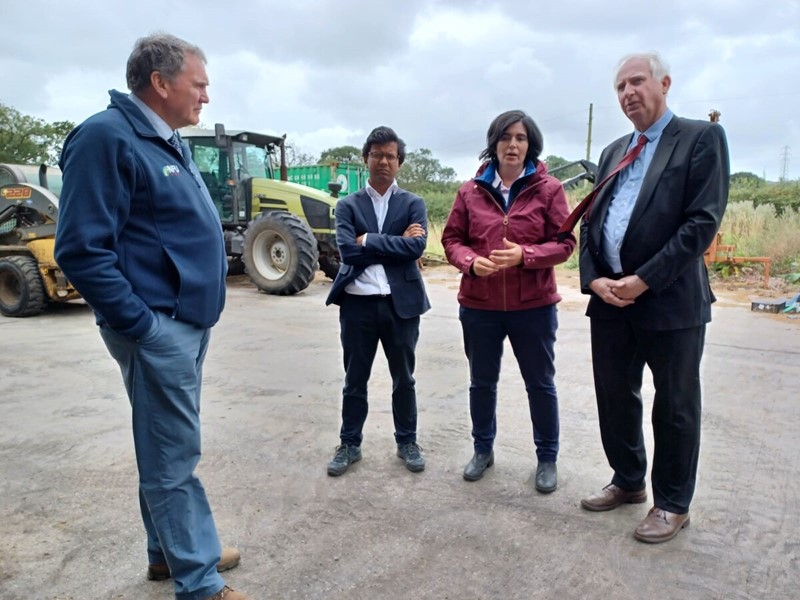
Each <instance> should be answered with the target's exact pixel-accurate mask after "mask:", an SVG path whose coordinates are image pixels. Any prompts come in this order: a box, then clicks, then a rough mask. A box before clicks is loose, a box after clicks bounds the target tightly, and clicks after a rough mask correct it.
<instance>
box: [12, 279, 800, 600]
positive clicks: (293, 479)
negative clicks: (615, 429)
mask: <svg viewBox="0 0 800 600" xmlns="http://www.w3.org/2000/svg"><path fill="white" fill-rule="evenodd" d="M558 277H559V285H560V288H561V290H562V294H563V296H564V300H563V302H562V303H561V304H560V306H559V324H560V328H559V333H558V342H557V345H556V354H557V385H558V393H559V402H560V415H561V450H560V454H559V460H558V469H559V488H558V490H557V491H556V492H555V493H553V494H550V495H542V494H538V493H537V492H536V491H535V490H534V488H533V485H532V480H531V476H532V474H533V472H534V470H535V468H536V458H535V453H534V446H533V441H532V434H531V423H530V416H529V414H528V408H527V400H526V397H525V390H524V385H523V383H522V381H521V378H520V376H519V372H518V369H517V367H516V364H515V363H514V358H513V354H512V352H511V351H510V348H509V347H507V349H506V353H505V356H504V359H503V361H504V362H503V373H502V375H501V382H500V387H499V402H498V415H497V418H498V438H497V442H496V450H495V453H496V463H495V465H494V467H492V468H491V469H489V470H488V472H487V474H486V476H485V477H484V478H483V479H482V480H481V481H478V482H475V483H468V482H466V481H464V480H463V479H462V476H461V473H462V469H463V467H464V465H465V464H466V462H467V461H468V460H469V458H470V456H471V452H472V450H471V447H472V446H471V438H470V419H469V410H468V402H467V388H468V373H467V365H466V359H465V357H464V354H463V349H462V345H461V329H460V325H459V322H458V307H457V303H456V290H457V287H458V274H457V273H456V272H455V271H454V270H453V269H451V268H449V267H437V268H433V267H428V268H426V269H425V279H426V284H427V288H428V291H429V295H430V297H431V301H432V304H433V309H432V310H431V311H430V312H429V313H427V314H426V315H425V316H424V317H423V319H422V323H421V335H420V342H419V346H418V353H417V357H418V366H417V373H416V378H417V393H418V405H419V442H420V444H421V445H422V447H423V449H424V453H425V456H426V458H427V468H426V469H425V471H424V472H423V473H419V474H413V473H410V472H409V471H407V470H406V469H405V468H404V466H403V464H402V462H401V461H400V460H399V459H398V458H397V457H396V456H395V445H394V441H393V437H392V432H393V426H392V413H391V405H390V393H391V383H390V378H389V375H388V371H387V369H386V362H385V359H384V358H383V356H382V355H381V354H380V353H379V356H378V357H377V360H376V363H375V368H374V370H373V375H372V379H371V384H370V415H369V418H368V419H367V423H366V427H365V432H364V433H365V439H364V444H363V447H362V449H363V456H364V458H363V460H362V461H361V462H359V463H357V464H356V465H354V466H353V467H352V468H351V469H350V470H349V471H348V472H347V473H346V474H345V475H343V476H342V477H339V478H331V477H328V476H327V475H326V472H325V465H326V463H327V461H328V460H329V459H330V457H331V455H332V453H333V450H334V448H335V446H336V444H337V442H338V429H339V424H340V423H339V415H340V394H341V387H342V376H343V369H342V365H341V349H340V346H339V338H338V332H339V324H338V311H337V309H336V308H335V307H326V306H325V304H324V301H325V297H326V295H327V293H328V291H329V289H330V282H329V281H328V280H325V279H323V278H321V277H320V278H318V279H317V280H316V281H314V282H313V283H312V285H311V286H310V287H309V288H308V289H307V290H306V291H304V292H302V293H301V294H298V295H297V296H294V297H277V296H268V295H265V294H261V293H259V292H258V291H257V290H256V289H255V288H254V287H253V286H252V284H250V282H249V281H248V280H247V278H246V277H239V278H234V279H232V280H231V282H230V286H229V291H228V302H227V307H226V310H225V313H224V314H223V317H222V320H221V321H220V323H219V324H218V325H217V326H216V327H215V328H214V331H213V334H212V341H211V347H210V351H209V354H208V358H207V361H206V367H205V372H204V375H205V384H204V389H203V409H202V420H203V435H204V438H203V442H204V443H203V459H202V461H201V463H200V467H199V475H200V477H201V479H202V480H203V482H204V484H205V487H206V489H207V491H208V494H209V497H210V500H211V503H212V506H213V508H214V515H215V518H216V522H217V526H218V529H219V532H220V537H221V539H222V541H223V543H224V544H226V545H235V546H237V547H238V548H240V549H241V551H242V562H241V564H240V566H239V567H238V568H236V569H235V570H233V571H230V572H228V573H226V574H225V578H226V580H227V581H228V583H229V584H230V585H231V586H232V587H234V588H236V589H241V590H243V591H245V592H247V593H249V594H250V595H251V597H252V598H253V599H254V600H265V599H268V598H270V599H271V598H277V599H281V600H290V599H292V600H293V599H298V600H299V599H325V600H334V599H353V600H355V599H358V600H361V599H363V600H383V599H406V598H415V599H448V598H449V599H459V600H472V599H530V598H541V599H549V598H614V599H622V600H625V599H631V600H633V599H649V598H665V599H670V598H676V599H681V600H690V599H710V598H713V599H754V600H755V599H759V600H760V599H786V600H788V599H794V598H797V597H798V596H799V595H800V592H798V588H799V586H800V558H799V557H800V525H799V524H798V519H797V515H798V513H800V461H799V460H798V445H799V442H800V437H799V436H798V431H800V402H798V398H800V381H799V376H798V373H799V372H800V370H798V364H800V360H799V359H800V347H799V345H798V340H799V339H800V329H799V328H798V326H800V321H798V320H795V319H793V318H791V317H792V315H784V314H765V313H756V312H753V311H752V310H751V299H752V298H754V297H759V296H762V290H760V289H758V288H757V287H750V288H748V289H747V290H743V289H742V290H735V289H734V290H730V289H727V288H726V286H725V285H724V284H720V283H716V284H715V291H716V292H717V295H718V297H719V302H718V303H717V304H716V305H715V308H714V313H713V315H714V321H713V322H712V323H711V325H710V326H709V328H708V335H707V344H706V352H705V357H704V361H703V386H704V406H703V438H702V447H701V457H700V468H699V478H698V485H697V491H696V495H695V500H694V503H693V505H692V509H691V526H690V528H689V529H687V530H685V531H683V532H681V533H680V535H679V536H678V537H677V538H675V539H674V540H673V541H671V542H668V543H665V544H659V545H646V544H642V543H639V542H637V541H636V540H634V538H633V537H632V532H633V530H634V528H635V527H636V525H637V524H638V523H639V521H640V520H641V519H642V518H643V517H644V516H645V514H646V513H647V510H648V508H649V506H650V505H649V503H648V504H641V505H625V506H622V507H620V508H619V509H617V510H614V511H611V512H608V513H589V512H586V511H583V510H581V509H580V507H579V501H580V498H581V497H583V496H585V495H587V494H589V493H591V492H594V491H596V490H598V489H600V488H601V487H602V486H604V485H605V484H607V483H608V482H609V480H610V477H611V472H610V470H609V468H608V466H607V463H606V460H605V457H604V455H603V451H602V447H601V444H600V436H599V432H598V427H597V415H596V408H595V401H594V394H593V384H592V376H591V361H590V352H589V332H588V319H586V317H585V316H584V314H583V313H584V309H585V304H586V298H585V296H582V295H581V294H580V292H579V290H578V289H577V274H576V273H574V272H568V271H563V272H561V271H560V272H559V274H558ZM789 291H791V290H789ZM795 293H796V290H795ZM781 295H782V296H783V295H785V296H789V295H791V294H790V293H786V294H782V293H781ZM0 348H1V349H2V355H1V356H2V358H0V409H1V410H2V413H1V414H2V417H0V482H2V492H1V493H0V539H2V544H0V599H2V600H23V599H24V600H27V599H30V598H33V599H36V600H56V599H57V600H68V599H69V600H79V599H80V600H83V599H86V598H90V599H137V600H142V599H144V600H155V599H167V598H171V597H173V591H172V585H171V583H170V582H149V581H147V580H146V579H145V576H144V574H145V567H146V561H147V556H146V552H145V536H144V531H143V528H142V525H141V520H140V517H139V509H138V502H137V495H136V491H137V479H136V465H135V461H134V455H133V447H132V439H131V426H130V407H129V406H128V402H127V399H126V397H125V393H124V389H123V386H122V381H121V378H120V374H119V371H118V368H117V366H116V364H115V363H114V362H113V360H112V359H111V358H110V357H109V356H108V353H107V351H106V349H105V347H104V346H103V343H102V341H101V339H100V337H99V335H98V333H97V330H96V327H95V326H94V324H93V316H92V314H91V311H90V310H89V309H88V308H87V307H86V306H84V305H82V304H79V303H78V304H73V305H70V306H65V307H61V308H60V309H57V310H51V311H49V312H47V313H46V314H44V315H42V316H39V317H36V318H30V319H7V318H3V317H0ZM644 395H645V402H646V405H647V406H648V407H649V406H650V404H651V402H652V386H651V384H650V383H649V381H648V382H647V383H646V384H645V390H644ZM644 428H645V439H646V440H647V441H648V451H649V452H650V454H649V455H650V456H652V433H651V430H650V426H649V423H645V424H644Z"/></svg>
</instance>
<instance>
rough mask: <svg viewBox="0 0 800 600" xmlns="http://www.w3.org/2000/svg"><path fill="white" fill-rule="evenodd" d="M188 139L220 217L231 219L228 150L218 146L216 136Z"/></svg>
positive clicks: (193, 157)
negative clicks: (215, 140) (215, 141)
mask: <svg viewBox="0 0 800 600" xmlns="http://www.w3.org/2000/svg"><path fill="white" fill-rule="evenodd" d="M187 141H188V142H189V148H190V149H191V151H192V159H193V160H194V162H195V164H196V165H197V170H198V171H200V176H201V177H202V178H203V182H204V183H205V184H206V187H207V188H208V193H209V194H210V195H211V200H213V201H214V206H216V207H217V212H218V213H219V216H220V219H221V220H222V221H230V220H231V202H230V198H229V195H230V189H229V186H228V180H229V179H230V174H229V173H230V169H229V168H228V151H227V150H226V149H225V148H218V147H217V146H216V145H215V143H214V138H194V137H190V138H187Z"/></svg>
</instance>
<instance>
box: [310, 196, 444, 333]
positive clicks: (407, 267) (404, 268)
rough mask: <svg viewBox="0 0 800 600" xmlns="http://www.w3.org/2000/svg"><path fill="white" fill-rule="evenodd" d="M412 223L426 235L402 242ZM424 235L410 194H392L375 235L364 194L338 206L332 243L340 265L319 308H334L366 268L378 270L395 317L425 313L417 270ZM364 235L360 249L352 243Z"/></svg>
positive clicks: (423, 218) (423, 219)
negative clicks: (386, 284) (386, 282)
mask: <svg viewBox="0 0 800 600" xmlns="http://www.w3.org/2000/svg"><path fill="white" fill-rule="evenodd" d="M412 223H419V224H420V225H422V227H423V228H424V229H425V231H426V235H425V236H424V237H403V232H404V231H405V230H406V228H407V227H408V226H409V225H411V224H412ZM427 231H428V218H427V214H426V211H425V202H424V201H423V200H422V198H420V197H419V196H417V195H415V194H412V193H411V192H407V191H405V190H402V189H398V190H397V191H396V192H395V193H394V194H393V195H392V197H391V199H390V200H389V209H388V211H387V212H386V218H385V219H384V222H383V229H381V230H378V219H377V218H376V217H375V208H374V207H373V202H372V198H370V197H369V194H368V193H367V191H366V190H359V191H358V192H355V193H354V194H350V195H349V196H347V197H345V198H342V199H341V200H339V202H338V203H337V204H336V243H337V244H338V246H339V254H340V256H341V264H340V266H339V273H338V274H337V275H336V279H335V280H334V282H333V286H332V287H331V292H330V294H328V299H327V300H326V302H325V304H331V303H333V304H339V303H340V300H341V295H342V294H343V293H344V289H345V287H347V285H348V284H349V283H351V282H352V281H354V280H355V279H356V278H357V277H358V276H359V275H361V273H363V272H364V269H366V268H367V267H368V266H370V265H383V268H384V269H385V270H386V277H387V278H388V279H389V287H390V288H391V290H392V294H391V299H392V304H393V305H394V309H395V311H396V312H397V314H398V316H400V317H401V318H403V319H410V318H412V317H418V316H420V315H421V314H422V313H424V312H425V311H427V310H428V309H429V308H430V307H431V305H430V302H429V301H428V295H427V294H426V293H425V285H424V283H423V281H422V274H421V273H420V272H419V266H418V264H417V261H418V259H419V258H420V257H421V256H422V253H423V251H424V250H425V244H426V242H427V239H428V238H427ZM365 233H368V234H369V235H368V236H367V243H366V244H365V245H363V246H362V245H361V244H357V243H356V238H357V237H358V236H360V235H363V234H365Z"/></svg>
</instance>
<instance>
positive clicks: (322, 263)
mask: <svg viewBox="0 0 800 600" xmlns="http://www.w3.org/2000/svg"><path fill="white" fill-rule="evenodd" d="M319 268H320V270H321V271H322V272H323V273H325V277H327V278H328V279H336V274H337V273H338V272H339V259H338V258H337V257H336V256H331V255H330V254H329V255H327V256H320V257H319Z"/></svg>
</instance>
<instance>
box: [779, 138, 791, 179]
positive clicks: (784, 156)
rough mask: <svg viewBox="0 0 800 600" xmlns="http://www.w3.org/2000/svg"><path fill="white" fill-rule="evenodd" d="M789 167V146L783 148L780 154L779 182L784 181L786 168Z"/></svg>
mask: <svg viewBox="0 0 800 600" xmlns="http://www.w3.org/2000/svg"><path fill="white" fill-rule="evenodd" d="M788 166H789V146H784V147H783V151H782V152H781V178H780V180H781V181H786V168H787V167H788Z"/></svg>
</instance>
